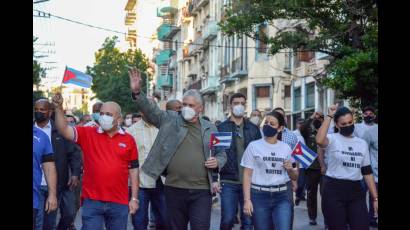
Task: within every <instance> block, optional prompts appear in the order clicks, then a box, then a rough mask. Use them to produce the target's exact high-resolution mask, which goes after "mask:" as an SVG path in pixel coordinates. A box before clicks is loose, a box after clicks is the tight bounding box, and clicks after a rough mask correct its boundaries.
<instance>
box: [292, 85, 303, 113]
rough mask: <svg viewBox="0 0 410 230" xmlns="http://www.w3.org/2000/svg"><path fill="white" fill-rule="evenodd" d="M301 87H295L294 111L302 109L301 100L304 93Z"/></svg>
mask: <svg viewBox="0 0 410 230" xmlns="http://www.w3.org/2000/svg"><path fill="white" fill-rule="evenodd" d="M301 92H302V91H301V88H300V87H298V88H295V89H294V91H293V93H294V96H293V98H294V99H293V111H300V109H301V101H302V93H301Z"/></svg>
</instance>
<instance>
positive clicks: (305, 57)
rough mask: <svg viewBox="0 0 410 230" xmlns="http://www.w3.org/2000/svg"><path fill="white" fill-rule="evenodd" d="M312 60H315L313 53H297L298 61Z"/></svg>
mask: <svg viewBox="0 0 410 230" xmlns="http://www.w3.org/2000/svg"><path fill="white" fill-rule="evenodd" d="M313 58H315V53H314V52H311V51H302V52H298V59H299V60H300V61H303V62H310V60H312V59H313Z"/></svg>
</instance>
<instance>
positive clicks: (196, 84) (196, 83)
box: [188, 79, 201, 90]
mask: <svg viewBox="0 0 410 230" xmlns="http://www.w3.org/2000/svg"><path fill="white" fill-rule="evenodd" d="M188 89H197V90H201V79H199V80H196V81H194V82H191V83H190V84H189V85H188Z"/></svg>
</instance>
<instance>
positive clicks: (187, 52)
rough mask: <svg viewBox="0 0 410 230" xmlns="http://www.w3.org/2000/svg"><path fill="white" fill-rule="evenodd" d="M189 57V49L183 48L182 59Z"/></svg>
mask: <svg viewBox="0 0 410 230" xmlns="http://www.w3.org/2000/svg"><path fill="white" fill-rule="evenodd" d="M190 57H191V56H190V55H189V48H188V46H186V47H184V48H183V49H182V58H183V59H186V58H190Z"/></svg>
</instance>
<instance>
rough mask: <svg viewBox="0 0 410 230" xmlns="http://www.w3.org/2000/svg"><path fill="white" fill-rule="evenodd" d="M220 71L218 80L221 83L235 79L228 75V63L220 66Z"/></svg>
mask: <svg viewBox="0 0 410 230" xmlns="http://www.w3.org/2000/svg"><path fill="white" fill-rule="evenodd" d="M220 71H221V73H220V74H221V80H220V81H221V83H224V82H228V81H234V80H235V79H233V78H231V77H230V76H229V66H228V65H226V66H224V67H222V68H221V69H220Z"/></svg>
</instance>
